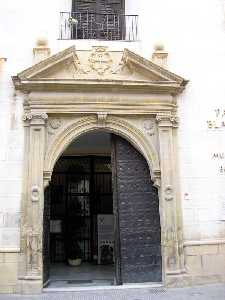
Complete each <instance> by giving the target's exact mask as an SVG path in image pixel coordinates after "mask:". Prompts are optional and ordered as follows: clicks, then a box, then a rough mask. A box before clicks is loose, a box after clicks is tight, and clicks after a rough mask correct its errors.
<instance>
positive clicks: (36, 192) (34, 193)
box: [31, 185, 40, 202]
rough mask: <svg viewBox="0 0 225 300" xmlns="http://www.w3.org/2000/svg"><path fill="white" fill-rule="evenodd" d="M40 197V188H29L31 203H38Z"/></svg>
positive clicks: (36, 186) (35, 186)
mask: <svg viewBox="0 0 225 300" xmlns="http://www.w3.org/2000/svg"><path fill="white" fill-rule="evenodd" d="M39 197H40V188H39V186H38V185H33V186H32V188H31V200H32V202H37V201H39Z"/></svg>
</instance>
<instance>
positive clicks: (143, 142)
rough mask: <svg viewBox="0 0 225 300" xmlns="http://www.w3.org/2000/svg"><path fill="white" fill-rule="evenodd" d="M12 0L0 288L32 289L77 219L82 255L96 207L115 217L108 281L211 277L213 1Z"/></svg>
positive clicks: (223, 229)
mask: <svg viewBox="0 0 225 300" xmlns="http://www.w3.org/2000/svg"><path fill="white" fill-rule="evenodd" d="M14 2H15V1H8V2H7V4H6V3H4V4H3V3H1V4H0V16H1V17H0V22H1V27H0V32H1V36H2V42H1V45H0V100H1V118H0V122H1V125H0V132H1V140H2V144H1V149H0V170H1V172H0V174H1V175H0V199H1V201H0V265H1V270H2V272H1V274H0V292H5V293H32V292H36V293H40V292H42V289H43V286H44V285H45V284H46V285H47V284H48V282H49V280H51V270H52V269H51V267H50V264H49V261H50V260H51V262H52V261H53V260H54V259H53V257H56V256H57V255H59V253H58V252H57V253H56V252H54V251H56V250H55V249H56V248H57V247H56V246H54V247H53V246H52V245H53V244H54V243H58V244H57V245H59V246H60V245H61V246H60V247H64V248H65V249H66V250H65V251H64V252H65V253H64V252H63V251H62V252H60V253H61V254H60V255H61V256H62V257H63V255H64V256H67V255H68V249H71V247H72V248H73V246H71V245H69V246H68V237H66V235H65V236H63V237H62V234H61V235H60V234H59V233H62V232H67V235H68V234H69V238H71V236H73V232H75V231H76V230H77V228H78V227H82V226H83V227H85V226H86V228H87V227H88V228H91V229H89V231H88V232H89V233H90V236H89V235H88V236H86V233H85V234H84V233H82V236H81V237H80V240H81V239H82V241H83V242H82V243H83V244H82V243H81V242H80V240H79V245H80V246H79V248H82V249H81V250H82V253H83V254H82V259H83V261H84V263H90V261H91V262H92V263H93V262H94V261H95V259H96V256H98V255H99V250H98V251H97V250H96V247H98V246H99V243H100V241H99V232H100V229H99V230H98V229H96V226H98V223H97V218H98V215H102V216H103V215H112V216H113V218H114V231H113V238H112V244H111V246H112V245H113V246H112V247H113V257H114V258H113V262H114V267H113V271H112V277H113V280H114V284H130V283H146V282H148V283H153V282H154V283H155V282H157V283H161V284H163V285H165V286H187V285H194V284H204V283H209V282H224V279H225V223H224V221H225V187H224V176H225V165H224V159H225V154H224V146H225V145H224V143H225V142H224V139H223V135H224V130H225V129H224V127H225V123H224V122H225V107H224V101H223V98H224V97H225V91H224V88H223V78H224V73H225V71H224V67H223V62H225V58H224V57H225V56H224V52H225V39H224V34H225V9H224V3H223V2H224V1H222V0H216V1H215V0H214V1H212V0H210V1H207V4H206V3H205V1H203V0H201V1H198V3H196V1H194V0H191V1H182V3H181V2H180V1H177V0H175V1H170V2H168V3H165V1H161V0H160V1H157V3H156V1H145V0H143V1H133V0H132V1H131V0H128V1H119V0H118V1H115V2H114V3H113V4H112V3H110V1H89V2H88V4H87V3H86V2H85V1H81V0H80V1H71V0H57V1H54V4H53V3H51V4H50V3H45V2H44V1H38V3H36V2H34V1H29V3H28V2H27V1H25V0H21V1H20V2H19V3H14ZM163 45H164V46H163ZM65 158H67V162H66V163H65V162H64V159H65ZM84 158H85V159H87V160H88V161H89V162H90V168H89V167H87V163H84V164H83V163H81V161H84ZM101 159H105V161H107V163H106V162H105V163H104V164H100V163H99V165H98V167H97V163H96V167H95V162H96V161H99V160H101ZM72 160H74V161H75V160H77V161H78V160H79V163H77V161H76V162H74V161H72ZM68 161H69V163H68ZM88 164H89V163H88ZM68 165H69V167H68ZM78 165H79V167H78ZM100 165H101V167H100ZM103 165H104V168H103ZM109 165H110V167H109ZM65 166H67V169H66V171H65ZM81 166H82V167H81ZM91 166H92V167H91ZM106 166H107V167H106ZM86 168H88V171H87V169H86ZM89 169H90V170H92V171H90V170H89ZM99 169H101V170H102V171H99ZM62 170H63V171H62ZM77 170H79V172H78V171H77ZM62 173H63V174H66V175H65V178H67V179H66V181H65V182H66V183H62V181H60V184H59V175H57V174H62ZM78 173H79V174H78ZM71 174H72V175H71ZM84 174H85V175H84ZM99 174H101V176H103V175H104V176H103V177H104V178H105V179H104V180H105V181H104V182H106V181H107V180H109V181H108V182H111V181H110V180H111V179H107V178H112V183H110V188H109V189H108V190H107V188H106V186H107V184H106V183H104V184H103V183H99V182H100V181H98V180H100V179H97V178H100V177H101V176H100V175H99ZM107 174H108V175H107ZM81 175H82V176H81ZM57 176H58V177H57ZM71 176H72V177H71ZM107 176H108V177H107ZM110 176H111V177H110ZM103 177H101V178H103ZM57 178H58V179H57ZM68 178H69V179H68ZM87 178H88V179H87ZM57 180H58V181H57ZM60 180H61V179H60ZM63 180H64V179H63ZM56 182H58V183H57V184H56ZM81 182H82V184H83V187H81V185H82V184H81ZM84 182H85V183H84ZM86 182H88V183H87V184H86ZM75 183H76V184H75ZM54 184H55V185H54ZM62 186H63V187H62ZM75 186H76V187H75ZM103 186H104V189H106V190H107V191H106V190H104V191H103V190H102V187H103ZM53 187H54V188H55V187H57V189H56V193H55V194H54V193H53V192H52V191H53V190H54V188H53ZM59 187H60V188H62V189H63V190H60V189H59ZM68 189H69V190H70V192H68ZM65 190H66V192H65ZM49 191H50V192H49ZM60 193H61V194H60ZM57 194H58V195H60V197H58V198H60V199H61V200H60V199H58V198H57ZM106 194H107V197H108V198H107V197H106ZM103 196H104V197H103ZM73 197H74V198H73ZM101 197H103V198H102V199H104V200H102V202H101V201H100V200H99V199H100V198H101ZM57 199H58V200H57ZM65 199H67V200H65ZM68 199H69V200H68ZM71 199H76V200H71ZM77 199H79V201H80V202H79V205H80V206H82V207H80V208H79V209H81V208H82V213H80V214H78V210H79V209H78V207H77V206H76V208H75V215H72V214H71V215H70V211H71V210H72V209H73V208H71V210H70V206H69V205H70V201H74V202H73V203H76V201H77ZM80 199H86V200H80ZM107 199H108V200H107ZM54 201H55V202H54ZM57 201H59V202H60V201H61V202H62V203H61V205H64V203H67V205H66V208H65V215H64V216H63V218H64V219H67V220H66V221H62V220H61V221H62V224H61V225H60V226H62V228H63V229H61V230H59V232H58V236H57V239H56V238H52V237H53V233H54V232H53V230H52V229H51V228H50V223H51V221H53V219H54V221H59V219H60V216H59V213H58V212H57V211H56V210H54V211H53V209H52V207H54V203H56V204H57V203H58V204H59V202H57ZM66 201H67V202H66ZM107 201H108V202H107ZM96 203H100V204H99V205H97V204H96ZM106 203H108V204H107V205H106ZM83 205H86V206H87V207H89V208H85V212H84V210H83ZM56 206H57V205H56ZM99 207H101V208H99ZM110 207H111V208H110ZM78 215H79V220H81V219H82V220H81V221H80V222H79V226H78V225H77V223H76V224H75V223H74V221H71V222H69V221H68V220H69V219H70V218H71V220H72V219H73V220H74V218H75V216H76V217H77V216H78ZM84 215H85V216H84ZM65 216H66V217H65ZM81 216H82V218H81ZM87 220H89V221H87ZM82 222H83V223H82ZM88 222H90V225H87V224H89V223H88ZM52 224H53V223H52ZM54 224H56V223H54ZM65 224H66V225H65ZM74 224H75V225H74ZM81 224H85V226H84V225H81ZM73 225H74V226H75V229H74V230H75V231H73V232H72V231H71V232H70V231H69V229H68V228H72V227H73ZM65 228H67V229H65ZM55 233H56V232H55ZM79 234H81V231H79ZM60 239H61V242H60V241H59V240H60ZM62 239H63V241H64V239H65V243H64V242H62ZM76 239H77V238H76ZM84 240H88V242H87V243H88V244H87V245H88V247H89V248H90V251H89V250H85V249H86V248H85V247H86V246H85V245H86V242H84ZM76 241H77V240H76ZM54 245H56V244H54ZM62 245H63V246H62ZM134 245H135V246H134ZM106 246H107V247H108V248H107V247H105V248H104V249H106V248H107V249H109V248H110V247H109V245H108V244H107V245H106ZM83 247H84V248H83ZM53 248H54V249H53ZM89 248H88V249H89ZM52 249H53V250H54V251H53V250H52ZM52 251H53V252H54V253H55V254H54V255H55V256H54V255H53V254H52ZM104 251H105V250H104ZM107 255H108V254H107ZM63 259H64V258H62V261H63ZM86 261H87V262H86ZM82 264H83V263H82ZM81 266H82V265H81ZM74 270H75V271H74V272H75V273H76V268H75V269H74ZM93 270H94V269H92V271H93ZM92 271H91V272H92ZM65 273H66V270H65ZM49 274H50V275H49ZM100 285H101V284H100Z"/></svg>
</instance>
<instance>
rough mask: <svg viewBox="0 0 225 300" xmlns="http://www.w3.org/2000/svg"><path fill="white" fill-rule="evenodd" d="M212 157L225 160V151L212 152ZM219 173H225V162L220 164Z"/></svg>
mask: <svg viewBox="0 0 225 300" xmlns="http://www.w3.org/2000/svg"><path fill="white" fill-rule="evenodd" d="M212 159H213V160H216V161H220V162H221V161H224V160H225V152H214V153H213V154H212ZM219 173H220V174H225V163H224V164H220V165H219Z"/></svg>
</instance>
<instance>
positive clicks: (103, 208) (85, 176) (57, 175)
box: [50, 156, 113, 264]
mask: <svg viewBox="0 0 225 300" xmlns="http://www.w3.org/2000/svg"><path fill="white" fill-rule="evenodd" d="M111 177H112V175H111V162H110V157H101V156H86V157H81V156H74V157H70V156H64V157H61V158H60V159H59V160H58V162H57V164H56V166H55V168H54V172H53V175H52V181H51V185H50V199H51V205H50V220H51V223H50V224H51V225H50V227H52V228H50V258H51V263H62V262H65V263H67V260H68V257H69V256H70V255H71V253H70V252H71V244H72V245H74V243H78V245H79V248H80V250H81V254H82V261H83V262H89V263H94V264H97V258H98V226H97V216H98V215H101V214H104V215H105V214H109V215H112V214H113V201H112V182H111V180H112V178H111ZM57 226H58V227H60V229H59V228H58V229H57ZM58 231H61V232H58ZM102 260H103V261H101V263H105V264H106V263H113V257H111V259H110V258H109V256H108V261H107V258H105V261H104V257H103V258H102Z"/></svg>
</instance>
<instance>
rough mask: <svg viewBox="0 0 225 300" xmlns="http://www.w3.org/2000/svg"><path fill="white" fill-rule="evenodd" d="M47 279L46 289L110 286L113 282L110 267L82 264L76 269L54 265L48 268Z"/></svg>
mask: <svg viewBox="0 0 225 300" xmlns="http://www.w3.org/2000/svg"><path fill="white" fill-rule="evenodd" d="M49 279H50V283H49V285H48V286H47V287H48V288H54V287H55V288H58V287H60V288H61V287H73V286H75V287H77V286H98V285H100V286H102V285H112V284H113V282H114V267H113V266H112V265H92V264H90V263H82V264H81V265H80V266H77V267H71V266H68V265H66V264H54V265H52V266H51V268H50V278H49Z"/></svg>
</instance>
